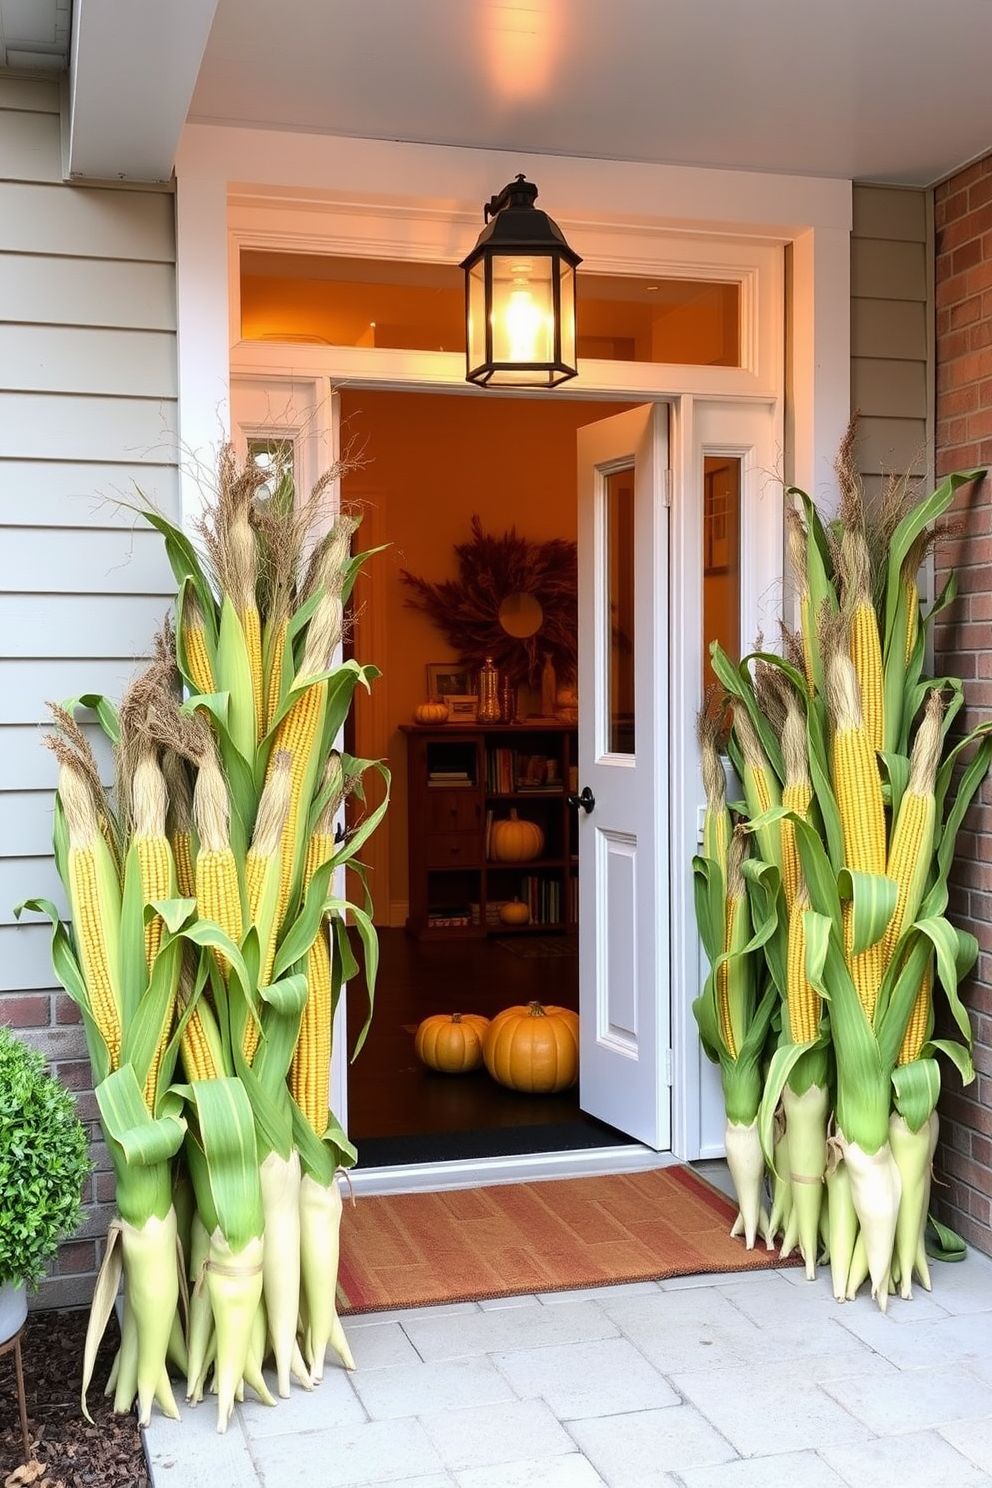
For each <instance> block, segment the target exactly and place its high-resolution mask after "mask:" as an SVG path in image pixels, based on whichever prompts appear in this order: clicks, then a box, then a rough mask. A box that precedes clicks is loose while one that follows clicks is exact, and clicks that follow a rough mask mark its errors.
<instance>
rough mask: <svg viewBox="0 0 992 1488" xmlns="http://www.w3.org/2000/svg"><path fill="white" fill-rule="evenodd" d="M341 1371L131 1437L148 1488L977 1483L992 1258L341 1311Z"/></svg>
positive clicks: (331, 1367)
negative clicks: (879, 1281) (347, 1360)
mask: <svg viewBox="0 0 992 1488" xmlns="http://www.w3.org/2000/svg"><path fill="white" fill-rule="evenodd" d="M345 1329H346V1332H347V1334H348V1338H349V1342H350V1344H351V1347H352V1350H353V1352H354V1355H355V1361H356V1364H357V1366H358V1367H357V1370H356V1372H355V1373H354V1374H347V1373H346V1372H345V1371H344V1370H342V1369H340V1368H339V1367H337V1366H336V1364H334V1363H331V1362H330V1361H329V1362H328V1365H327V1370H326V1373H325V1377H324V1381H323V1383H322V1384H321V1385H320V1386H319V1387H318V1388H317V1389H316V1390H315V1391H313V1393H312V1394H307V1393H306V1392H305V1391H302V1390H298V1389H294V1392H293V1395H292V1397H291V1398H290V1399H289V1400H282V1401H280V1402H279V1404H278V1406H277V1407H276V1408H275V1409H272V1408H268V1409H267V1408H266V1407H264V1406H261V1405H259V1404H257V1403H256V1402H253V1401H252V1402H246V1403H245V1404H244V1405H242V1406H240V1407H239V1408H238V1410H237V1413H236V1418H235V1420H234V1421H233V1422H232V1424H231V1427H230V1429H229V1430H228V1432H227V1433H226V1434H225V1435H224V1436H219V1435H217V1432H216V1429H215V1411H214V1406H213V1404H212V1403H205V1404H203V1405H201V1406H199V1407H198V1408H197V1409H196V1410H191V1409H189V1408H184V1410H183V1415H184V1419H183V1421H182V1423H173V1422H171V1421H165V1420H163V1419H162V1418H161V1417H155V1419H154V1420H153V1422H152V1425H151V1427H150V1428H149V1430H148V1432H147V1434H146V1447H147V1452H148V1457H149V1461H150V1464H151V1471H152V1479H153V1483H154V1488H282V1485H284V1484H288V1483H293V1482H306V1483H307V1484H308V1485H309V1488H372V1485H375V1484H383V1483H389V1484H392V1485H393V1488H603V1485H607V1488H649V1485H650V1488H675V1485H679V1488H778V1485H781V1484H785V1483H790V1482H794V1483H801V1484H802V1485H803V1488H843V1485H850V1488H862V1485H864V1484H867V1483H870V1484H871V1485H872V1488H896V1485H898V1488H978V1485H979V1484H992V1260H989V1259H988V1258H986V1257H985V1256H982V1255H980V1254H977V1253H975V1252H973V1251H972V1252H969V1254H968V1256H967V1258H966V1259H965V1261H963V1262H962V1263H960V1264H956V1265H946V1264H945V1265H940V1264H935V1265H934V1266H933V1292H932V1293H931V1294H930V1295H928V1294H927V1293H925V1292H924V1291H922V1289H920V1288H919V1287H917V1288H916V1291H915V1295H914V1298H913V1300H912V1301H908V1302H904V1301H902V1300H901V1299H899V1298H898V1297H894V1298H892V1299H890V1302H889V1311H888V1313H887V1315H884V1316H883V1315H882V1314H881V1313H880V1312H879V1311H878V1310H877V1308H876V1307H875V1305H874V1303H872V1302H871V1301H870V1300H869V1298H868V1297H867V1295H864V1294H862V1295H861V1296H859V1297H858V1299H857V1300H856V1301H855V1302H848V1303H844V1304H843V1305H839V1304H838V1303H836V1302H835V1301H834V1300H833V1297H832V1296H831V1292H830V1283H829V1277H828V1275H827V1273H826V1272H822V1273H821V1275H820V1276H819V1277H818V1279H817V1280H816V1281H815V1282H808V1281H806V1279H805V1277H804V1275H803V1273H802V1272H801V1271H800V1270H795V1269H791V1268H788V1267H786V1268H783V1269H781V1270H774V1271H767V1272H759V1273H757V1274H755V1273H749V1272H739V1273H735V1274H733V1275H723V1276H696V1277H689V1278H683V1279H680V1280H672V1281H664V1282H647V1283H638V1284H636V1285H631V1286H617V1287H602V1288H598V1289H596V1290H592V1291H578V1292H561V1293H554V1294H544V1295H540V1296H523V1297H512V1298H507V1299H503V1300H501V1301H494V1302H481V1303H461V1304H457V1305H454V1306H447V1307H432V1308H420V1309H410V1310H406V1311H400V1312H380V1313H371V1314H365V1315H362V1316H357V1317H349V1318H346V1319H345Z"/></svg>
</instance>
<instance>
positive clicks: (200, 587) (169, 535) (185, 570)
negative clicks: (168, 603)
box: [131, 492, 214, 625]
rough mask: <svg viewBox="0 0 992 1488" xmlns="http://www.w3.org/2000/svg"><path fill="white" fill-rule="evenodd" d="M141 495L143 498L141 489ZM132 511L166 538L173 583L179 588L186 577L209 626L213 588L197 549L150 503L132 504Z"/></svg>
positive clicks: (212, 610)
mask: <svg viewBox="0 0 992 1488" xmlns="http://www.w3.org/2000/svg"><path fill="white" fill-rule="evenodd" d="M141 495H142V498H143V499H145V498H144V493H143V492H142V493H141ZM131 510H132V511H140V513H141V515H142V516H143V517H144V519H145V521H146V522H147V523H148V524H149V526H151V527H154V528H155V531H156V532H160V533H161V534H162V536H163V537H164V538H165V553H166V557H167V558H168V560H169V566H170V568H171V569H172V573H173V577H174V578H175V580H176V583H177V584H178V585H179V586H180V589H181V588H182V586H183V584H184V582H185V581H187V580H188V581H189V582H190V583H191V584H192V585H193V586H194V587H195V589H196V592H197V595H198V596H199V599H200V604H201V607H202V609H203V614H204V619H205V620H206V621H207V624H208V625H209V624H210V623H211V622H212V620H213V616H214V596H213V591H212V590H211V588H210V584H209V583H208V581H207V578H206V575H205V574H204V572H203V569H202V567H201V566H200V560H199V558H198V556H197V553H196V549H195V548H194V547H193V544H192V543H191V542H190V540H189V538H188V537H187V536H186V534H185V533H184V532H181V531H180V530H179V528H178V527H174V526H173V525H172V523H171V522H170V521H168V519H167V518H165V517H163V516H162V515H161V514H160V513H159V512H157V511H155V510H154V509H153V508H152V507H151V506H150V505H146V506H141V507H131Z"/></svg>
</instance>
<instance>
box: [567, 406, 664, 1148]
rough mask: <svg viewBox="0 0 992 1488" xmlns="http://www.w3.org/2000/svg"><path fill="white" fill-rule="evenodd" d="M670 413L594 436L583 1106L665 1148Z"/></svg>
mask: <svg viewBox="0 0 992 1488" xmlns="http://www.w3.org/2000/svg"><path fill="white" fill-rule="evenodd" d="M667 469H668V410H667V407H661V406H659V407H654V406H646V407H644V408H638V409H633V410H631V411H629V412H626V413H622V414H618V415H617V416H615V417H614V418H609V419H604V420H602V421H600V422H598V423H596V424H590V425H588V426H587V427H586V428H584V429H580V430H579V434H578V490H579V696H580V699H581V705H580V710H579V785H580V787H588V788H589V790H590V791H591V793H592V796H593V798H594V801H595V805H594V807H593V809H592V810H591V811H590V812H587V811H585V810H583V809H579V810H578V816H579V822H578V837H579V859H580V873H579V893H580V914H579V940H580V972H579V1003H580V1012H581V1035H580V1037H581V1075H580V1084H579V1100H580V1104H581V1106H582V1109H583V1110H585V1111H587V1112H588V1113H589V1114H590V1115H592V1116H596V1117H598V1118H599V1119H600V1120H601V1121H605V1122H607V1123H609V1125H611V1126H615V1127H617V1128H618V1129H619V1130H620V1131H623V1132H626V1133H628V1134H629V1135H630V1136H633V1137H636V1138H637V1139H638V1140H639V1141H641V1142H644V1143H646V1144H647V1145H648V1146H651V1147H654V1148H656V1149H659V1150H661V1149H664V1148H667V1147H668V1146H669V1144H670V1129H671V1118H670V1097H669V1089H668V1063H669V1061H668V1050H669V976H668V909H667V904H668V881H667V873H666V871H665V864H666V862H667V854H668V821H667V816H668V813H667V794H668V791H667V775H668V766H667V722H668V701H667V700H668V680H667V679H668V663H667V634H668V628H667V606H668V513H667V510H666V507H665V490H666V475H667Z"/></svg>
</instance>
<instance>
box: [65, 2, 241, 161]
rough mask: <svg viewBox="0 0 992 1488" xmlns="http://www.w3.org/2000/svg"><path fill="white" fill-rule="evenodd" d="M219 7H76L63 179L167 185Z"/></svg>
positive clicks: (182, 4) (192, 4) (123, 4)
mask: <svg viewBox="0 0 992 1488" xmlns="http://www.w3.org/2000/svg"><path fill="white" fill-rule="evenodd" d="M216 9H217V0H168V4H162V0H74V4H73V15H72V45H71V54H70V59H69V81H68V87H69V106H68V109H67V111H66V122H65V135H64V160H63V171H64V174H65V175H66V177H67V178H69V179H72V180H119V181H168V180H169V179H170V178H171V176H172V167H173V162H174V160H175V157H176V150H177V148H178V145H179V137H180V135H181V134H182V131H183V128H184V126H185V124H186V116H187V114H188V112H189V104H190V99H191V98H192V96H193V88H194V86H195V84H196V79H197V75H198V73H199V71H200V64H201V62H202V60H203V54H204V51H205V49H206V45H207V38H208V36H209V35H210V27H211V25H212V23H213V18H214V12H215V11H216Z"/></svg>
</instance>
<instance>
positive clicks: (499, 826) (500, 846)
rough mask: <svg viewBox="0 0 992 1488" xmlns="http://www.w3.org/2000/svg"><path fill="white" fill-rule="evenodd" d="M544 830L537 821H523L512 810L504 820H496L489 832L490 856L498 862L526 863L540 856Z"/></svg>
mask: <svg viewBox="0 0 992 1488" xmlns="http://www.w3.org/2000/svg"><path fill="white" fill-rule="evenodd" d="M543 847H544V832H543V831H542V829H541V828H540V827H539V826H538V824H537V822H532V821H522V820H521V819H520V817H518V816H517V813H516V810H515V809H514V810H512V811H511V812H510V815H509V816H508V817H507V818H506V819H505V820H504V821H494V822H493V825H492V830H491V832H490V834H489V856H490V857H491V858H492V859H493V861H494V862H496V863H526V862H529V860H530V859H531V858H539V857H540V856H541V851H542V849H543Z"/></svg>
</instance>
